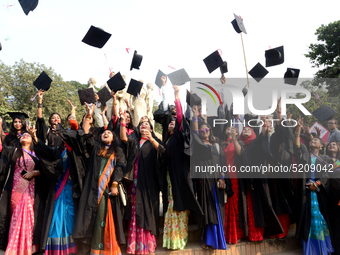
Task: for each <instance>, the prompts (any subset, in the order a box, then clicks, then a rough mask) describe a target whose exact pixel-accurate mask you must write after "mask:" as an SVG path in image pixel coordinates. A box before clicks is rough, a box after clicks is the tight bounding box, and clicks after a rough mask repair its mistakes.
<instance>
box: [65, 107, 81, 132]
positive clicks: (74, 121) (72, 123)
mask: <svg viewBox="0 0 340 255" xmlns="http://www.w3.org/2000/svg"><path fill="white" fill-rule="evenodd" d="M67 102H68V103H69V105H70V106H71V114H70V117H69V123H70V126H71V129H73V130H78V128H79V126H78V122H77V119H76V108H77V106H74V105H73V104H72V103H71V101H70V100H67Z"/></svg>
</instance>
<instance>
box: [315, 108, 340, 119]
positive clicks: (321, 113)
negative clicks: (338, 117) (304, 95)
mask: <svg viewBox="0 0 340 255" xmlns="http://www.w3.org/2000/svg"><path fill="white" fill-rule="evenodd" d="M335 114H337V112H336V111H335V110H334V109H333V108H332V107H330V106H329V105H322V106H321V107H319V108H318V109H316V110H315V111H314V112H313V115H314V116H315V117H316V118H317V119H318V120H319V121H320V122H323V121H325V120H328V119H330V118H332V117H333V116H334V115H335Z"/></svg>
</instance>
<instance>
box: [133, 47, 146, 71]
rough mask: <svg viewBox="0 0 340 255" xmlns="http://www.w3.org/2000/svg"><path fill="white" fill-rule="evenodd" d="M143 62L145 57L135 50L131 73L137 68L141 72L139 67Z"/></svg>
mask: <svg viewBox="0 0 340 255" xmlns="http://www.w3.org/2000/svg"><path fill="white" fill-rule="evenodd" d="M142 60H143V56H142V55H139V54H137V51H136V50H135V52H134V53H133V58H132V62H131V66H130V71H131V70H132V69H133V68H135V69H138V70H139V67H140V65H141V63H142Z"/></svg>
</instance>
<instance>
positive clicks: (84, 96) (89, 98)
mask: <svg viewBox="0 0 340 255" xmlns="http://www.w3.org/2000/svg"><path fill="white" fill-rule="evenodd" d="M78 95H79V99H80V104H81V105H84V104H85V103H88V104H91V103H95V102H96V97H95V95H94V91H93V88H88V89H81V90H78Z"/></svg>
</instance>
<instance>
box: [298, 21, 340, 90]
mask: <svg viewBox="0 0 340 255" xmlns="http://www.w3.org/2000/svg"><path fill="white" fill-rule="evenodd" d="M315 35H317V40H318V41H319V42H320V43H317V44H313V43H312V44H310V45H309V49H308V53H307V54H305V56H306V57H307V58H309V59H310V62H311V63H312V64H313V67H317V68H323V69H320V70H319V71H317V72H316V73H315V78H314V80H313V83H312V84H313V85H314V86H318V87H321V86H323V85H326V88H327V90H328V94H329V95H332V96H337V95H339V94H340V87H339V85H340V82H339V81H338V79H335V78H340V21H335V22H332V23H329V24H328V25H321V27H319V28H318V29H317V30H316V32H315Z"/></svg>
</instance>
